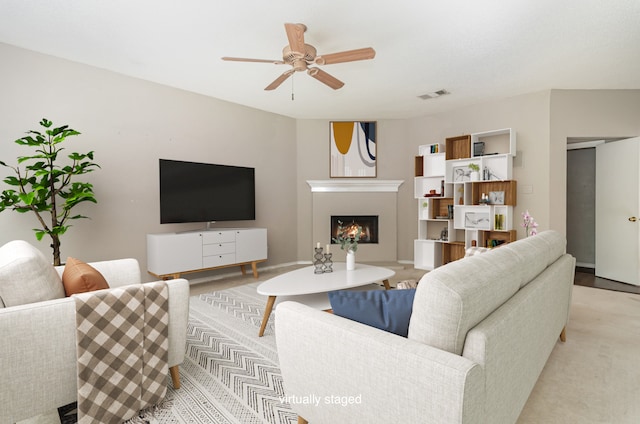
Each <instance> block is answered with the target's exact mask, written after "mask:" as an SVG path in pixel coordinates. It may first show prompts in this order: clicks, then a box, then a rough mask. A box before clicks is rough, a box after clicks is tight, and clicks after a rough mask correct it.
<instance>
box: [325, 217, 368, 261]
mask: <svg viewBox="0 0 640 424" xmlns="http://www.w3.org/2000/svg"><path fill="white" fill-rule="evenodd" d="M361 235H362V227H361V226H360V225H357V224H355V223H353V224H351V225H349V226H346V227H345V226H344V224H343V222H342V221H338V232H337V234H336V237H333V238H332V240H333V241H334V242H335V243H338V244H339V245H340V249H342V250H344V251H346V252H347V271H350V270H353V269H354V268H355V260H356V256H355V253H356V250H358V241H360V236H361Z"/></svg>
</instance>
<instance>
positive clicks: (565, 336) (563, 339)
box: [560, 327, 567, 342]
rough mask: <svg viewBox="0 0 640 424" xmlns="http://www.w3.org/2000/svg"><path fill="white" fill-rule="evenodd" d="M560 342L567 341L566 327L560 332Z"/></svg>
mask: <svg viewBox="0 0 640 424" xmlns="http://www.w3.org/2000/svg"><path fill="white" fill-rule="evenodd" d="M560 341H561V342H566V341H567V327H562V331H561V332H560Z"/></svg>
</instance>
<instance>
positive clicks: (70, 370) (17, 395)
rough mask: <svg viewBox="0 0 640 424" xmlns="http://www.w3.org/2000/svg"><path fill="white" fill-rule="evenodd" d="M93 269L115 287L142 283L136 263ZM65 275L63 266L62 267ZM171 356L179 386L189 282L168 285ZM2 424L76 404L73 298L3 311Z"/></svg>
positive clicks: (0, 321)
mask: <svg viewBox="0 0 640 424" xmlns="http://www.w3.org/2000/svg"><path fill="white" fill-rule="evenodd" d="M90 265H91V266H92V267H94V268H96V269H97V270H98V271H100V273H102V275H103V276H104V277H105V279H106V280H107V282H108V283H109V286H110V287H112V288H113V287H121V286H125V285H129V284H140V282H141V277H140V267H139V265H138V262H137V261H136V260H135V259H119V260H111V261H103V262H94V263H90ZM56 270H57V271H58V273H59V274H62V271H63V267H57V269H56ZM167 283H168V289H169V356H168V362H169V367H170V372H171V378H172V380H173V385H174V387H176V388H178V387H179V386H180V380H179V374H178V365H180V364H181V363H182V361H183V359H184V353H185V344H186V330H187V321H188V315H189V282H188V281H187V280H185V279H175V280H170V281H167ZM0 333H1V334H2V337H1V340H0V380H1V381H2V385H1V386H0V423H13V422H16V421H20V420H22V419H26V418H29V417H31V416H35V415H38V414H41V413H44V412H47V411H50V410H52V409H55V408H58V407H60V406H63V405H66V404H69V403H71V402H74V401H75V400H76V397H77V372H76V365H77V363H76V358H77V356H76V317H75V302H74V300H73V299H72V298H69V297H65V298H61V299H54V300H47V301H42V302H37V303H31V304H26V305H18V306H12V307H8V308H0Z"/></svg>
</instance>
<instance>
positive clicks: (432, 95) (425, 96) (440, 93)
mask: <svg viewBox="0 0 640 424" xmlns="http://www.w3.org/2000/svg"><path fill="white" fill-rule="evenodd" d="M445 94H450V93H449V92H448V91H447V90H445V89H442V90H438V91H434V92H431V93H426V94H423V95H421V96H418V97H419V98H421V99H422V100H427V99H435V98H436V97H440V96H444V95H445Z"/></svg>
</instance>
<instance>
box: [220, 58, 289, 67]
mask: <svg viewBox="0 0 640 424" xmlns="http://www.w3.org/2000/svg"><path fill="white" fill-rule="evenodd" d="M222 60H228V61H231V62H257V63H273V64H274V65H284V62H283V61H282V60H269V59H247V58H245V57H227V56H225V57H223V58H222Z"/></svg>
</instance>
